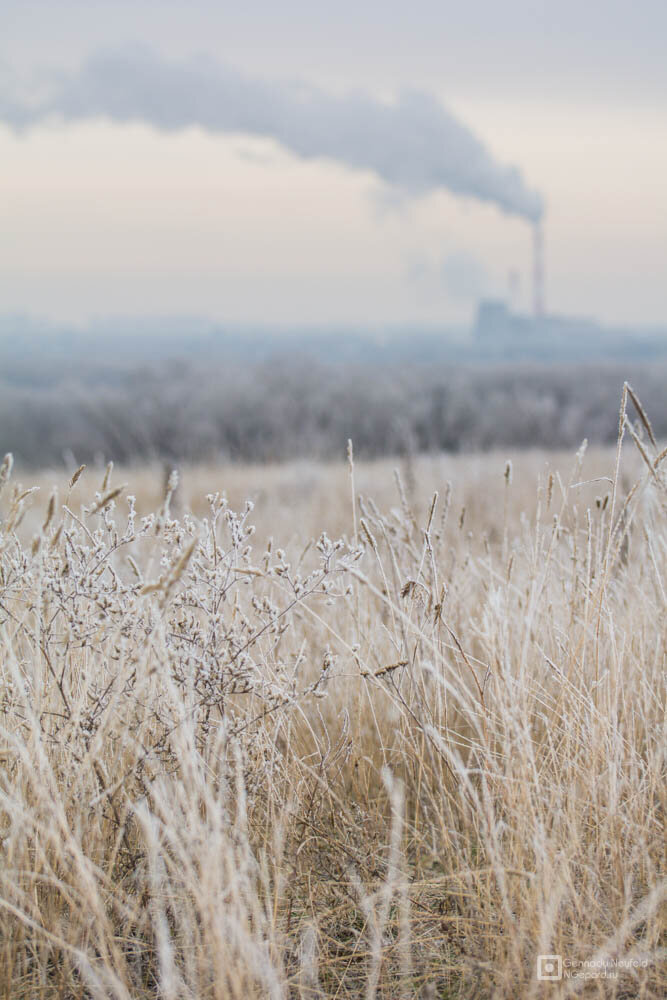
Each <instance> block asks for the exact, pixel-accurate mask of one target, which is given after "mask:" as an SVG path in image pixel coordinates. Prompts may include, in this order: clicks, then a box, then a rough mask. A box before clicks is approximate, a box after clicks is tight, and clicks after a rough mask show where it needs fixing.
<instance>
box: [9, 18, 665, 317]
mask: <svg viewBox="0 0 667 1000" xmlns="http://www.w3.org/2000/svg"><path fill="white" fill-rule="evenodd" d="M0 8H1V13H0V17H1V21H2V31H0V177H1V178H2V182H1V188H0V312H4V313H8V312H16V313H28V314H31V315H38V316H43V317H46V318H49V319H53V320H56V321H66V322H86V321H87V320H89V319H91V318H93V317H97V316H105V315H109V314H124V315H133V314H141V315H180V314H183V315H199V316H205V317H210V318H213V319H216V320H220V321H229V322H243V323H246V322H251V323H255V322H257V323H262V324H267V325H271V324H276V325H285V324H298V325H301V324H313V323H314V324H321V325H327V324H330V323H341V324H355V325H374V324H382V325H384V324H391V323H398V324H404V323H410V322H416V323H423V324H451V323H466V322H468V321H469V320H470V318H471V317H472V315H473V314H474V309H475V305H476V302H477V299H478V298H479V297H481V296H486V295H494V296H504V297H508V298H509V299H510V300H511V301H512V303H513V304H514V305H515V306H516V307H517V308H522V309H528V308H529V307H530V301H531V286H530V272H531V242H532V233H531V227H532V220H533V219H534V218H536V217H537V216H538V215H540V213H541V212H542V209H543V219H542V225H543V229H544V241H545V254H546V265H547V267H546V271H547V279H546V300H547V306H548V308H549V309H550V310H553V311H555V312H559V313H566V314H574V315H586V316H592V317H596V318H598V319H600V320H602V321H604V322H607V323H641V324H661V323H665V322H667V281H665V280H664V277H665V276H664V266H665V265H664V262H665V260H666V259H667V184H666V183H665V177H667V60H665V58H664V50H665V43H666V42H667V4H665V3H664V2H658V0H635V2H634V3H629V2H616V0H604V2H602V0H586V2H585V3H582V2H581V0H578V2H574V0H558V2H548V3H547V2H535V0H532V2H528V0H505V2H504V3H502V4H500V3H498V2H497V0H469V2H467V3H466V4H465V5H461V4H460V2H457V3H451V2H449V0H439V2H435V0H413V2H412V3H410V4H406V3H404V2H402V3H395V2H392V0H384V2H379V0H367V2H363V0H357V2H355V3H352V2H350V0H338V2H337V3H336V4H323V3H315V2H313V0H311V2H309V3H306V2H301V0H282V2H281V3H280V4H277V3H275V0H273V2H252V0H248V2H246V3H244V4H238V3H234V4H232V3H223V2H217V3H214V2H213V0H189V2H187V3H185V2H175V0H132V2H128V0H113V2H100V0H86V2H80V0H59V2H58V3H57V4H54V3H53V2H33V0H20V2H16V0H1V4H0Z"/></svg>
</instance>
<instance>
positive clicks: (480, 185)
mask: <svg viewBox="0 0 667 1000" xmlns="http://www.w3.org/2000/svg"><path fill="white" fill-rule="evenodd" d="M53 116H57V117H62V118H63V119H65V120H67V121H77V120H81V119H89V118H96V117H102V118H107V119H109V120H111V121H114V122H134V121H141V122H146V123H149V124H150V125H152V126H154V127H155V128H158V129H162V130H165V131H171V130H178V129H183V128H186V127H188V126H192V125H197V126H200V127H201V128H204V129H206V130H208V131H210V132H224V133H243V134H246V135H254V136H261V137H268V138H272V139H274V140H276V141H277V142H278V143H280V144H281V145H282V146H283V147H285V148H286V149H287V150H289V151H290V152H292V153H293V154H295V155H296V156H299V157H302V158H304V159H311V158H316V157H318V158H319V157H321V158H326V159H329V160H333V161H335V162H337V163H340V164H343V165H345V166H347V167H350V168H352V169H360V170H370V171H372V172H374V173H375V174H376V175H377V176H378V177H379V178H381V179H382V180H383V181H384V182H385V183H386V184H388V185H390V186H391V187H393V188H394V189H395V190H397V191H399V192H401V193H404V194H406V195H422V194H428V193H431V192H433V191H436V190H438V189H442V188H445V189H447V190H448V191H451V192H453V193H454V194H456V195H462V196H466V197H470V198H475V199H477V200H479V201H483V202H490V203H492V204H494V205H496V206H497V207H498V208H500V209H501V210H502V211H503V212H506V213H509V214H512V215H518V216H521V217H523V218H525V219H528V220H531V221H535V220H537V219H539V218H540V216H541V214H542V210H543V203H542V198H541V196H540V195H539V194H538V193H537V192H536V191H534V190H532V189H531V188H529V187H528V186H527V185H526V183H525V182H524V180H523V177H522V175H521V172H520V171H519V170H518V169H517V168H516V167H514V166H506V165H504V164H501V163H498V162H497V161H496V160H495V159H494V157H493V156H492V154H491V153H490V152H489V150H488V149H487V148H486V147H485V146H484V144H483V143H482V142H481V141H480V140H479V139H478V138H477V137H476V136H475V135H474V134H473V133H472V132H471V131H470V130H469V129H468V128H467V127H466V126H465V125H463V124H462V123H461V122H460V121H458V120H457V119H456V118H455V117H454V116H453V115H452V114H451V113H450V112H449V111H448V110H447V109H446V108H445V107H444V106H443V105H442V104H441V103H440V102H439V101H438V100H436V99H435V98H434V97H432V96H430V95H428V94H425V93H421V92H407V93H403V94H401V95H400V97H399V98H398V100H397V101H395V102H393V103H383V102H382V101H379V100H376V99H374V98H372V97H370V96H368V95H366V94H362V93H352V94H348V95H346V96H333V95H331V94H327V93H325V92H324V91H322V90H319V89H316V88H314V87H310V86H305V85H297V84H290V83H273V82H266V81H263V80H258V79H252V78H249V77H246V76H244V75H243V74H241V73H239V72H237V71H235V70H233V69H230V68H229V67H227V66H223V65H220V64H218V63H215V62H213V61H211V60H198V61H196V62H194V61H192V62H188V63H172V62H168V61H166V60H164V59H162V58H160V57H159V56H156V55H154V54H151V53H149V52H146V51H144V50H130V51H127V52H123V53H115V54H113V53H112V54H104V55H98V56H95V57H94V58H92V59H91V60H89V61H88V62H87V63H86V64H85V65H84V66H83V68H82V69H81V70H80V71H79V72H77V73H75V74H74V75H71V76H69V77H62V76H61V77H59V78H58V79H57V80H55V81H53V82H52V85H51V88H50V93H49V94H48V96H47V97H42V98H41V99H40V100H39V101H36V102H35V101H33V102H30V101H20V100H17V99H16V98H15V97H14V98H13V97H12V95H11V94H9V95H8V94H5V95H3V94H2V93H0V119H1V120H4V121H5V122H6V123H7V124H9V125H12V126H14V127H15V128H23V127H27V126H29V125H31V124H33V123H36V122H39V121H41V120H44V119H46V118H50V117H53Z"/></svg>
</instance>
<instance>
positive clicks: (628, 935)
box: [0, 390, 667, 1000]
mask: <svg viewBox="0 0 667 1000" xmlns="http://www.w3.org/2000/svg"><path fill="white" fill-rule="evenodd" d="M626 411H627V414H626ZM621 430H622V438H623V442H622V445H621V444H620V443H619V446H618V448H616V449H615V448H600V449H595V450H589V451H587V450H586V449H585V447H582V448H581V449H580V451H579V452H578V453H577V454H576V455H574V454H564V453H551V454H549V453H546V452H537V451H532V452H531V451H525V452H518V453H516V454H509V453H505V452H502V453H500V452H490V453H487V454H484V455H482V454H478V455H475V454H472V455H467V456H466V455H460V456H455V457H451V456H449V457H448V456H435V457H408V458H407V459H406V458H403V459H401V460H400V461H399V462H398V468H397V469H396V471H394V465H395V464H396V463H392V462H390V461H378V462H375V463H357V464H355V462H354V457H353V455H352V453H350V454H349V456H348V460H347V462H345V461H343V460H342V459H341V461H339V462H338V463H329V464H317V463H314V462H312V463H308V462H303V463H290V464H285V465H273V466H228V467H224V468H220V467H214V466H210V465H209V466H193V467H184V468H183V469H182V470H181V474H180V480H179V477H178V476H176V475H174V474H172V475H169V474H168V470H167V471H165V469H164V468H163V467H161V466H158V465H155V466H145V467H142V468H133V467H128V468H122V469H121V468H112V467H111V466H109V467H107V468H106V469H105V468H99V469H95V468H92V467H89V468H86V469H84V470H83V471H81V472H79V471H72V472H71V473H68V474H67V475H64V474H63V473H62V472H48V471H44V472H40V473H34V472H33V471H30V472H24V471H22V470H20V469H19V470H16V469H15V470H13V471H12V470H11V468H10V466H11V463H10V461H9V460H6V461H5V464H4V466H3V469H2V473H0V479H1V480H2V481H3V492H2V494H1V495H0V517H1V518H2V520H1V522H0V649H1V656H0V670H1V672H2V673H1V678H0V837H1V840H0V993H1V994H2V995H3V996H7V997H12V998H25V1000H28V998H31V1000H32V998H37V997H40V998H42V997H44V998H55V997H58V998H63V1000H64V998H95V1000H102V998H104V1000H106V998H118V1000H121V998H122V1000H135V998H148V997H160V998H165V1000H199V998H202V1000H203V998H216V1000H228V998H234V1000H247V998H264V997H270V998H272V1000H273V998H275V1000H278V998H287V997H299V998H304V1000H305V998H310V1000H314V998H318V997H319V998H325V997H327V998H328V997H332V998H333V997H337V998H341V1000H342V998H344V997H366V998H368V1000H370V998H373V997H378V998H379V997H382V998H386V1000H389V998H391V1000H393V998H399V997H400V998H410V997H423V998H435V997H441V998H445V997H447V998H453V997H466V998H468V997H478V998H491V997H493V998H498V1000H505V998H515V997H516V998H519V997H536V998H539V997H543V996H545V997H546V996H549V997H565V996H570V995H578V996H582V997H617V998H619V1000H620V998H627V997H642V998H647V1000H648V998H658V997H661V996H663V995H664V992H663V991H664V989H665V985H666V983H665V977H664V958H665V940H664V914H665V909H664V908H665V899H666V895H667V894H666V884H667V883H666V882H665V877H664V868H663V860H664V856H663V851H664V847H663V831H664V804H665V803H664V799H665V783H664V777H665V775H664V746H665V717H664V703H665V698H664V696H665V660H666V653H667V646H666V638H667V637H666V633H665V622H666V621H667V615H666V611H667V597H666V589H667V572H666V571H667V532H666V530H665V529H666V515H667V479H666V478H665V466H667V461H666V460H665V457H666V452H665V451H662V452H661V446H660V445H659V444H658V443H656V442H655V441H654V440H653V435H652V431H651V428H650V424H649V423H648V419H647V418H646V417H645V416H644V415H643V412H642V411H641V409H639V410H638V409H637V407H636V405H635V404H634V401H633V400H632V398H631V397H629V396H628V394H627V390H626V392H625V393H624V397H623V404H622V407H621ZM508 456H509V460H508ZM125 484H127V485H125ZM33 485H37V486H39V487H40V488H39V491H38V492H26V491H27V490H29V489H30V487H31V486H33ZM54 488H55V489H54ZM131 497H135V498H136V499H135V500H133V499H131ZM248 499H249V500H251V501H252V503H249V504H246V500H248ZM253 504H254V507H253ZM540 955H559V956H561V957H562V962H563V978H562V979H561V980H559V981H557V982H553V981H542V980H541V979H538V976H537V972H538V970H539V971H541V972H542V973H544V972H548V971H549V969H547V967H546V966H544V964H543V965H542V966H541V965H540V963H539V960H538V956H540ZM580 963H592V964H588V965H583V964H580Z"/></svg>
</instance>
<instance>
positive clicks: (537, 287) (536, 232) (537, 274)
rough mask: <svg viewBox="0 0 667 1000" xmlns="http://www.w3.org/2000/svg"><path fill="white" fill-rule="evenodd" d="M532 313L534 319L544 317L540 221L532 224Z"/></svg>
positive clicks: (542, 241) (542, 248)
mask: <svg viewBox="0 0 667 1000" xmlns="http://www.w3.org/2000/svg"><path fill="white" fill-rule="evenodd" d="M533 313H534V316H535V319H540V318H541V317H542V316H544V234H543V232H542V222H541V220H540V219H538V220H537V221H536V222H534V223H533Z"/></svg>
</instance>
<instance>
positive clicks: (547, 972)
mask: <svg viewBox="0 0 667 1000" xmlns="http://www.w3.org/2000/svg"><path fill="white" fill-rule="evenodd" d="M537 978H538V979H540V980H542V981H543V982H550V983H557V982H559V981H560V980H561V979H562V978H563V959H562V958H561V957H560V955H538V956H537Z"/></svg>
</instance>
